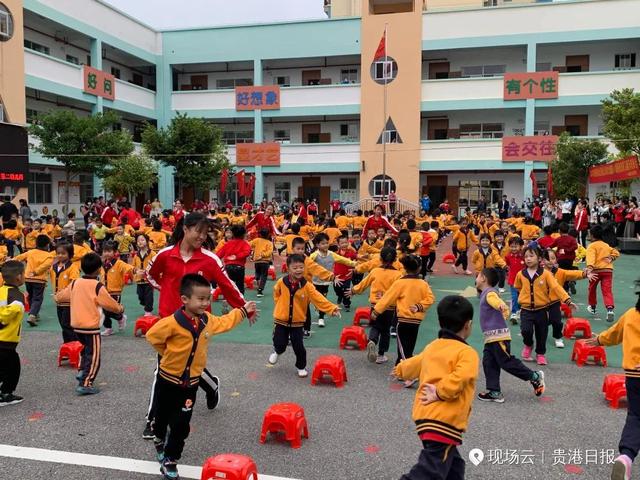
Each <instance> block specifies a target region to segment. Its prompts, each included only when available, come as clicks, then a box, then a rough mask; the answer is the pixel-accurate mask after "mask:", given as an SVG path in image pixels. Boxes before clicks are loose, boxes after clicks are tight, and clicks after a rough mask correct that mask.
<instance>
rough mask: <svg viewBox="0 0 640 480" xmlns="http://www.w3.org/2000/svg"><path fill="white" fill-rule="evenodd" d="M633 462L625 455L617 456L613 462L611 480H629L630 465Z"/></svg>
mask: <svg viewBox="0 0 640 480" xmlns="http://www.w3.org/2000/svg"><path fill="white" fill-rule="evenodd" d="M632 463H633V462H632V461H631V459H630V458H629V457H627V456H626V455H618V456H617V457H616V459H615V460H614V461H613V470H612V472H611V480H631V464H632Z"/></svg>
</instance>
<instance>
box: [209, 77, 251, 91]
mask: <svg viewBox="0 0 640 480" xmlns="http://www.w3.org/2000/svg"><path fill="white" fill-rule="evenodd" d="M252 85H253V80H252V79H250V78H224V79H221V80H216V88H217V89H218V90H224V89H232V88H236V87H250V86H252Z"/></svg>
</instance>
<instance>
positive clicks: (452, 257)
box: [442, 253, 456, 263]
mask: <svg viewBox="0 0 640 480" xmlns="http://www.w3.org/2000/svg"><path fill="white" fill-rule="evenodd" d="M442 261H443V262H444V263H454V262H455V261H456V257H455V255H454V254H453V253H447V254H446V255H444V256H443V257H442Z"/></svg>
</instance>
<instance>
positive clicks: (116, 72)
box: [111, 67, 120, 78]
mask: <svg viewBox="0 0 640 480" xmlns="http://www.w3.org/2000/svg"><path fill="white" fill-rule="evenodd" d="M111 75H113V76H114V77H116V78H120V69H119V68H116V67H111Z"/></svg>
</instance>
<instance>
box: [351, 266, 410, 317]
mask: <svg viewBox="0 0 640 480" xmlns="http://www.w3.org/2000/svg"><path fill="white" fill-rule="evenodd" d="M400 277H402V273H401V272H399V271H398V270H396V269H395V268H385V267H377V268H374V269H373V270H372V271H371V273H369V275H367V276H366V277H364V279H363V280H362V281H361V282H360V283H358V284H357V285H354V286H353V289H352V291H353V293H355V294H358V293H362V292H364V291H365V290H366V289H367V288H368V287H371V291H370V292H369V302H370V303H371V305H375V304H376V303H377V302H378V300H380V299H381V298H382V296H383V295H384V292H386V291H387V290H389V288H391V285H393V283H394V282H395V281H396V280H398V279H399V278H400ZM394 308H395V304H392V305H390V306H389V310H393V309H394Z"/></svg>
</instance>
